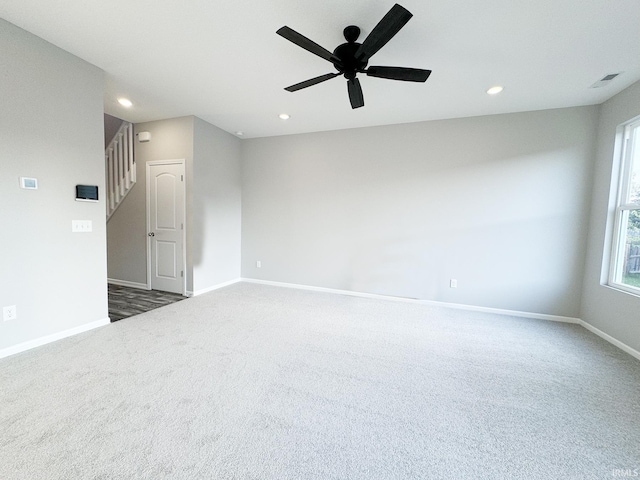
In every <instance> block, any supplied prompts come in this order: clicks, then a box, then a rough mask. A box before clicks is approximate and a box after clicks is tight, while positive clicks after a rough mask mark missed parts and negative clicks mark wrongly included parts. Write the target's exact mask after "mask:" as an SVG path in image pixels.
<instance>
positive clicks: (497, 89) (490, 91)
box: [487, 85, 504, 95]
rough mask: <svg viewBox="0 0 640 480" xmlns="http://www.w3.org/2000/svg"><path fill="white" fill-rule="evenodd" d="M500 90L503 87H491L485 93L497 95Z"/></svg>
mask: <svg viewBox="0 0 640 480" xmlns="http://www.w3.org/2000/svg"><path fill="white" fill-rule="evenodd" d="M502 90H504V87H501V86H500V85H496V86H495V87H491V88H490V89H489V90H487V93H488V94H489V95H497V94H499V93H500V92H501V91H502Z"/></svg>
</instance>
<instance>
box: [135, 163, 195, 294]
mask: <svg viewBox="0 0 640 480" xmlns="http://www.w3.org/2000/svg"><path fill="white" fill-rule="evenodd" d="M176 164H179V165H182V172H183V175H184V176H185V179H184V181H183V182H180V184H181V185H182V191H181V192H180V193H181V194H182V197H183V199H184V201H183V202H182V205H183V208H182V210H183V212H182V218H183V219H184V228H183V229H182V271H183V272H184V277H183V278H182V295H186V294H187V189H186V185H187V179H186V176H187V172H186V167H185V165H186V162H185V159H184V158H179V159H174V160H150V161H148V162H147V163H146V167H145V168H146V174H147V183H146V185H145V187H146V189H147V234H148V233H149V232H150V231H151V188H149V184H150V182H151V168H150V167H151V166H155V165H176ZM147 290H151V237H149V236H148V235H147Z"/></svg>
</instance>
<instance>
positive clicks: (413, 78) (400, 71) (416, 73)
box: [365, 67, 431, 82]
mask: <svg viewBox="0 0 640 480" xmlns="http://www.w3.org/2000/svg"><path fill="white" fill-rule="evenodd" d="M365 73H366V74H367V75H369V76H370V77H380V78H389V79H391V80H404V81H405V82H426V81H427V78H429V75H431V70H422V69H421V68H405V67H369V68H368V69H367V70H366V71H365Z"/></svg>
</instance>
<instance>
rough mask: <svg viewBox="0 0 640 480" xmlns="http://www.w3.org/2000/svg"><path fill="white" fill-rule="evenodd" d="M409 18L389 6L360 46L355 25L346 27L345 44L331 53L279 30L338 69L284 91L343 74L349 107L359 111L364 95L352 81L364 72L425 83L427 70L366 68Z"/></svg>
mask: <svg viewBox="0 0 640 480" xmlns="http://www.w3.org/2000/svg"><path fill="white" fill-rule="evenodd" d="M412 16H413V15H412V14H411V12H409V10H407V9H406V8H404V7H402V6H400V5H398V4H397V3H396V4H395V5H394V6H393V7H391V10H389V11H388V12H387V14H386V15H385V16H384V17H382V20H380V22H378V24H377V25H376V26H375V27H374V28H373V30H372V31H371V33H370V34H369V35H368V36H367V38H365V40H364V41H363V42H362V43H358V42H357V41H356V40H358V37H359V36H360V28H358V27H356V26H355V25H349V26H348V27H347V28H345V29H344V32H343V33H344V38H345V40H346V41H347V43H343V44H342V45H339V46H338V47H337V48H336V49H335V50H334V51H333V53H331V52H330V51H329V50H327V49H325V48H323V47H321V46H320V45H318V44H317V43H315V42H314V41H312V40H309V39H308V38H307V37H305V36H304V35H301V34H300V33H298V32H296V31H295V30H293V29H291V28H289V27H286V26H285V27H282V28H280V29H279V30H278V31H277V32H276V33H277V34H278V35H280V36H282V37H284V38H286V39H287V40H289V41H290V42H293V43H295V44H296V45H298V46H299V47H302V48H304V49H305V50H307V51H309V52H311V53H313V54H315V55H317V56H319V57H320V58H324V59H325V60H328V61H329V62H331V63H333V66H334V67H335V68H336V70H338V71H337V72H336V73H327V74H325V75H320V76H319V77H315V78H311V79H309V80H305V81H304V82H300V83H296V84H295V85H291V86H290V87H287V88H285V90H287V91H289V92H296V91H298V90H301V89H303V88H307V87H311V86H313V85H317V84H318V83H321V82H325V81H327V80H330V79H332V78H334V77H337V76H339V75H344V77H345V78H346V79H347V91H348V93H349V101H350V102H351V108H359V107H362V106H364V96H363V94H362V87H361V86H360V81H359V80H358V79H357V78H356V74H358V73H364V74H366V75H368V76H370V77H379V78H388V79H391V80H403V81H406V82H426V81H427V78H429V75H430V74H431V70H423V69H420V68H406V67H378V66H371V67H368V68H367V65H368V63H369V59H370V58H371V57H372V56H373V55H374V54H375V53H376V52H377V51H378V50H380V49H381V48H382V47H383V46H384V45H386V43H387V42H388V41H389V40H391V39H392V38H393V36H394V35H395V34H396V33H398V32H399V31H400V29H401V28H402V27H404V25H405V24H406V23H407V22H408V21H409V20H410V19H411V17H412Z"/></svg>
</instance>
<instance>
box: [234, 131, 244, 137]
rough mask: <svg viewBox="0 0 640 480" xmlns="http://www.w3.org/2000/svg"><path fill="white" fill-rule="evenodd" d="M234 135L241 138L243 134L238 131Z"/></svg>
mask: <svg viewBox="0 0 640 480" xmlns="http://www.w3.org/2000/svg"><path fill="white" fill-rule="evenodd" d="M236 135H237V136H239V137H242V136H243V135H244V132H241V131H239V130H238V131H237V132H236Z"/></svg>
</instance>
